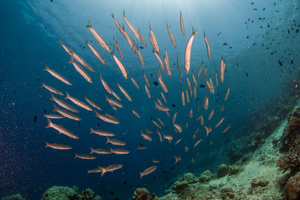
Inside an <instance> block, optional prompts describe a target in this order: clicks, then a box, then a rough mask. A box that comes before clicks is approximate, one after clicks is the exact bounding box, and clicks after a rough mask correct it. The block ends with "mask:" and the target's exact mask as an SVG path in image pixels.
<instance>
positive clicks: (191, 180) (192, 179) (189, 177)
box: [183, 173, 197, 183]
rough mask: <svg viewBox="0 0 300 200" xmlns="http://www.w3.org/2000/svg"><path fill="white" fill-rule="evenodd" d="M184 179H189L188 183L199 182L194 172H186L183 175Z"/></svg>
mask: <svg viewBox="0 0 300 200" xmlns="http://www.w3.org/2000/svg"><path fill="white" fill-rule="evenodd" d="M183 180H185V181H187V182H188V183H193V182H197V180H196V179H195V175H194V174H192V173H185V174H184V175H183Z"/></svg>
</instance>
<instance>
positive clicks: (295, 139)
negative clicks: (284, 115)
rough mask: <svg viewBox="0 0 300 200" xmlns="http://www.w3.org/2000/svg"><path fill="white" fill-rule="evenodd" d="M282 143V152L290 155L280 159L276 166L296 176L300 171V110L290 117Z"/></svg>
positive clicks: (296, 110)
mask: <svg viewBox="0 0 300 200" xmlns="http://www.w3.org/2000/svg"><path fill="white" fill-rule="evenodd" d="M281 142H282V146H281V148H280V151H281V152H287V151H288V153H287V154H286V155H283V156H281V157H280V158H279V159H278V161H277V164H276V166H277V167H279V170H281V171H283V172H285V171H288V170H291V171H290V174H291V175H295V174H296V173H297V172H298V171H300V108H297V109H295V110H294V111H293V112H292V114H291V115H290V117H289V119H288V124H287V126H286V127H285V129H284V132H283V135H282V137H281Z"/></svg>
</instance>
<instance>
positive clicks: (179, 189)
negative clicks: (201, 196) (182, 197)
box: [174, 181, 189, 193]
mask: <svg viewBox="0 0 300 200" xmlns="http://www.w3.org/2000/svg"><path fill="white" fill-rule="evenodd" d="M188 184H189V183H188V182H187V181H178V182H176V183H175V187H174V189H175V191H176V193H180V192H182V191H183V190H184V189H185V188H187V187H188Z"/></svg>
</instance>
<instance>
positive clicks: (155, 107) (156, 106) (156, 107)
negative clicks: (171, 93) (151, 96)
mask: <svg viewBox="0 0 300 200" xmlns="http://www.w3.org/2000/svg"><path fill="white" fill-rule="evenodd" d="M153 101H154V100H153ZM154 103H155V109H157V108H158V107H157V103H156V101H154Z"/></svg>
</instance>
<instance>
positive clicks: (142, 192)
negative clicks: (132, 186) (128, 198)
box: [132, 188, 158, 200]
mask: <svg viewBox="0 0 300 200" xmlns="http://www.w3.org/2000/svg"><path fill="white" fill-rule="evenodd" d="M132 199H133V200H158V197H157V196H156V195H155V194H152V196H151V197H150V192H149V191H148V190H147V189H146V188H137V189H136V190H135V191H134V194H133V197H132Z"/></svg>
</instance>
